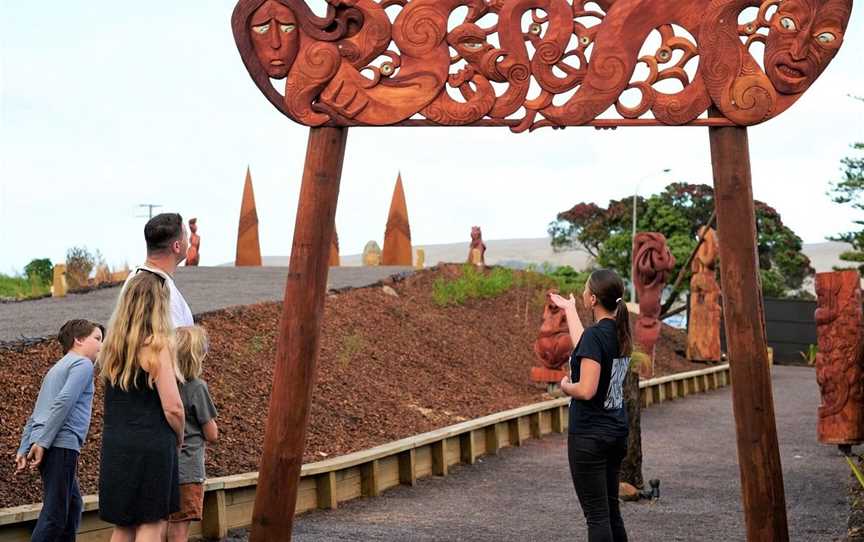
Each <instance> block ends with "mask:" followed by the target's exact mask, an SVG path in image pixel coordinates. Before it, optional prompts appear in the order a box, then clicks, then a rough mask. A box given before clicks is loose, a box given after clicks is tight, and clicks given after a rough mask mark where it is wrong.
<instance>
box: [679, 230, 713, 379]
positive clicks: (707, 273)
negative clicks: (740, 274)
mask: <svg viewBox="0 0 864 542" xmlns="http://www.w3.org/2000/svg"><path fill="white" fill-rule="evenodd" d="M699 237H700V238H702V239H703V241H702V244H701V245H700V246H699V250H697V251H696V257H695V258H693V263H692V264H691V265H690V270H691V271H692V272H693V276H692V277H691V279H690V315H689V317H688V320H687V359H690V360H692V361H708V362H719V361H720V312H721V311H720V284H719V283H718V282H717V271H716V267H717V255H718V250H719V247H718V246H717V234H716V233H714V229H713V228H709V227H705V226H703V227H702V228H701V229H700V230H699Z"/></svg>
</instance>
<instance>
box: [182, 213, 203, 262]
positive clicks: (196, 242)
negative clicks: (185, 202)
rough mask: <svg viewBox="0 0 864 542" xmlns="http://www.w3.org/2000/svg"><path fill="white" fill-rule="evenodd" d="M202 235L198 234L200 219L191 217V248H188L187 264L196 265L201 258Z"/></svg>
mask: <svg viewBox="0 0 864 542" xmlns="http://www.w3.org/2000/svg"><path fill="white" fill-rule="evenodd" d="M200 250H201V236H200V235H198V219H197V218H190V219H189V248H188V249H186V265H187V266H190V267H196V266H197V265H198V262H199V261H200V260H201V253H200Z"/></svg>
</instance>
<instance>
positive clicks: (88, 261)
mask: <svg viewBox="0 0 864 542" xmlns="http://www.w3.org/2000/svg"><path fill="white" fill-rule="evenodd" d="M97 254H98V253H97ZM95 266H96V256H94V255H93V254H91V253H90V251H89V250H87V248H86V247H72V248H70V249H69V250H68V251H66V281H67V283H68V284H69V288H73V289H74V288H83V287H84V286H87V279H88V278H89V277H90V272H91V271H93V268H94V267H95Z"/></svg>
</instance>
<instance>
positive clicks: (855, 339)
mask: <svg viewBox="0 0 864 542" xmlns="http://www.w3.org/2000/svg"><path fill="white" fill-rule="evenodd" d="M816 295H817V299H818V301H817V308H816V315H815V316H816V330H817V337H818V342H819V353H818V354H817V355H816V380H817V382H818V383H819V389H820V391H821V392H822V404H820V405H819V422H818V425H817V432H818V435H819V441H820V442H822V443H824V444H860V443H861V442H864V314H862V309H861V302H862V299H861V278H860V275H859V274H858V271H855V270H850V271H837V272H834V273H819V274H817V275H816Z"/></svg>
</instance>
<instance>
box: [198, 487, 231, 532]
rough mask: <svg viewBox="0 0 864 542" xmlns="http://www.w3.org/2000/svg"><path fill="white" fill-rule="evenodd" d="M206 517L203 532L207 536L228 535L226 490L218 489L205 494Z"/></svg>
mask: <svg viewBox="0 0 864 542" xmlns="http://www.w3.org/2000/svg"><path fill="white" fill-rule="evenodd" d="M203 516H204V517H203V518H202V520H201V534H202V535H204V536H205V537H206V538H217V539H222V538H225V537H226V536H228V513H227V511H226V509H225V490H224V489H217V490H216V491H208V492H207V493H205V494H204V515H203Z"/></svg>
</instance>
